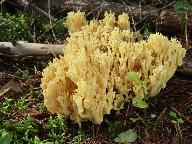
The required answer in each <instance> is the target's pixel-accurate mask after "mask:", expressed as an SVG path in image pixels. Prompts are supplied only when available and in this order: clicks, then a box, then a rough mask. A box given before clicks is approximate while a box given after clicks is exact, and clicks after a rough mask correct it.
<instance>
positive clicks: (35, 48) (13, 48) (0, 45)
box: [0, 41, 64, 56]
mask: <svg viewBox="0 0 192 144" xmlns="http://www.w3.org/2000/svg"><path fill="white" fill-rule="evenodd" d="M63 47H64V46H63V45H53V44H40V43H27V42H24V41H18V42H14V43H11V42H0V54H4V55H16V56H34V55H35V56H37V55H61V54H62V53H63Z"/></svg>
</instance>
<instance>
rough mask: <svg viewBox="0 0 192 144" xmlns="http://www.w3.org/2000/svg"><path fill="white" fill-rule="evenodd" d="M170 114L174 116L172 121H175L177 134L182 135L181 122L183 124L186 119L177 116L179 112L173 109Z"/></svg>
mask: <svg viewBox="0 0 192 144" xmlns="http://www.w3.org/2000/svg"><path fill="white" fill-rule="evenodd" d="M169 115H170V116H171V118H172V120H171V122H172V123H174V125H175V129H176V131H177V134H178V135H179V136H180V137H181V130H180V124H183V123H184V120H183V119H182V118H181V117H179V116H177V114H176V113H175V112H173V111H171V112H170V113H169Z"/></svg>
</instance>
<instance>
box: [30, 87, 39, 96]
mask: <svg viewBox="0 0 192 144" xmlns="http://www.w3.org/2000/svg"><path fill="white" fill-rule="evenodd" d="M28 95H29V96H31V97H37V96H38V95H39V91H35V90H34V88H33V86H32V85H30V88H29V93H28Z"/></svg>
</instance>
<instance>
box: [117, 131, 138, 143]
mask: <svg viewBox="0 0 192 144" xmlns="http://www.w3.org/2000/svg"><path fill="white" fill-rule="evenodd" d="M136 139H137V133H136V132H135V131H133V129H129V130H127V131H125V132H122V133H120V134H119V135H118V136H117V137H116V138H115V139H114V141H115V142H118V143H129V142H135V141H136Z"/></svg>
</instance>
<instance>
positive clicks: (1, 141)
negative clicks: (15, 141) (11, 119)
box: [0, 131, 13, 144]
mask: <svg viewBox="0 0 192 144" xmlns="http://www.w3.org/2000/svg"><path fill="white" fill-rule="evenodd" d="M12 137H13V136H12V135H11V134H10V133H8V132H6V131H3V133H2V135H1V137H0V144H10V143H11V141H12Z"/></svg>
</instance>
